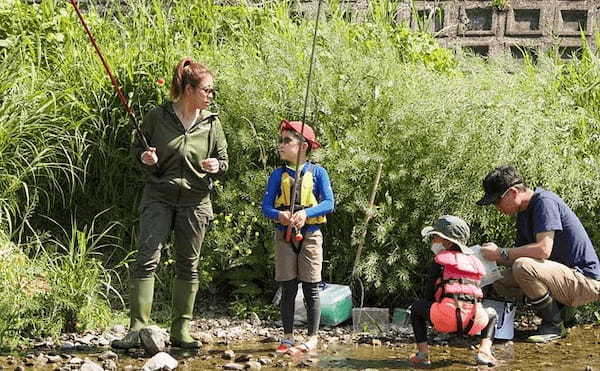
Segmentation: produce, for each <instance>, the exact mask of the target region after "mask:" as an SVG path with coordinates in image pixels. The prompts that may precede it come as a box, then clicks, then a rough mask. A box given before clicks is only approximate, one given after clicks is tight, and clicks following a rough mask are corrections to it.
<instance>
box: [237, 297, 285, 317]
mask: <svg viewBox="0 0 600 371" xmlns="http://www.w3.org/2000/svg"><path fill="white" fill-rule="evenodd" d="M250 313H256V314H257V315H258V317H259V318H261V319H266V320H274V319H276V318H279V308H277V307H274V306H273V305H271V304H268V303H263V302H262V301H256V300H252V299H242V300H234V301H232V302H230V303H229V314H230V315H231V316H233V317H235V318H239V319H246V318H248V315H249V314H250Z"/></svg>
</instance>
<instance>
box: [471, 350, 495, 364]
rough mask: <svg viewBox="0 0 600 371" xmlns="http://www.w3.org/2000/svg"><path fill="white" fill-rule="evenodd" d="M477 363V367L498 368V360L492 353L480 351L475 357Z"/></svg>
mask: <svg viewBox="0 0 600 371" xmlns="http://www.w3.org/2000/svg"><path fill="white" fill-rule="evenodd" d="M475 363H477V365H483V366H488V367H494V366H496V363H498V360H497V359H496V357H494V356H493V355H492V354H491V353H489V354H488V353H485V352H481V351H480V352H479V353H477V355H476V356H475Z"/></svg>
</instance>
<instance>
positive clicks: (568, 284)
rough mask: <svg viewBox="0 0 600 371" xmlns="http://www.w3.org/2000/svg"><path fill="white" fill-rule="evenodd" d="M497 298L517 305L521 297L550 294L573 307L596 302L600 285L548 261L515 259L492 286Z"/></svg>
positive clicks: (534, 297) (535, 297) (593, 280)
mask: <svg viewBox="0 0 600 371" xmlns="http://www.w3.org/2000/svg"><path fill="white" fill-rule="evenodd" d="M494 288H495V289H496V291H497V292H498V294H500V295H501V296H503V297H505V298H507V299H508V300H512V301H515V302H521V301H522V300H523V295H525V296H527V297H528V298H529V299H537V298H539V297H542V296H543V295H545V294H546V292H548V291H550V295H551V296H552V298H554V299H555V300H556V301H558V302H560V303H562V304H564V305H568V306H571V307H577V306H580V305H584V304H587V303H591V302H593V301H596V300H598V299H600V281H597V280H595V279H593V278H589V277H586V276H584V275H583V274H582V273H580V272H578V271H576V270H575V269H571V268H569V267H567V266H566V265H563V264H561V263H557V262H555V261H552V260H541V259H534V258H518V259H517V260H515V261H514V263H513V264H512V266H511V268H510V269H507V270H506V271H504V273H503V277H502V278H501V279H499V280H498V281H496V282H494Z"/></svg>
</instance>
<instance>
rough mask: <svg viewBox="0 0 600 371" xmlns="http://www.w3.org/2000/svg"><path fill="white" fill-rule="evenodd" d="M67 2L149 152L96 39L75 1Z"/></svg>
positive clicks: (138, 125) (142, 134) (136, 121)
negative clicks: (73, 10) (75, 14)
mask: <svg viewBox="0 0 600 371" xmlns="http://www.w3.org/2000/svg"><path fill="white" fill-rule="evenodd" d="M69 2H70V3H71V5H73V8H74V9H75V12H76V13H77V17H79V20H80V21H81V25H82V26H83V29H84V30H85V33H87V35H88V37H89V38H90V42H91V43H92V45H93V46H94V49H96V54H98V57H99V58H100V61H101V62H102V65H103V66H104V70H105V71H106V73H107V74H108V77H110V82H111V83H112V86H113V88H114V89H115V91H116V92H117V96H118V97H119V100H120V101H121V104H122V105H123V106H124V107H125V110H126V111H127V113H128V114H129V116H130V117H131V118H132V119H133V125H134V128H135V133H136V134H137V136H138V138H139V139H140V141H141V142H142V145H143V146H144V149H146V150H149V148H150V146H148V141H147V140H146V137H145V136H144V133H143V132H142V129H141V128H140V124H139V123H138V120H137V117H136V116H135V113H134V112H133V110H132V109H131V107H130V106H129V103H128V102H127V98H125V95H124V94H123V90H122V89H121V86H120V85H119V82H118V81H117V79H115V77H114V75H113V73H112V71H111V70H110V67H109V65H108V63H107V62H106V59H105V58H104V55H103V54H102V52H101V51H100V48H99V47H98V44H97V43H96V39H94V36H93V35H92V33H91V32H90V29H89V28H88V25H87V23H86V22H85V19H84V18H83V15H82V14H81V11H80V10H79V7H78V6H77V0H69Z"/></svg>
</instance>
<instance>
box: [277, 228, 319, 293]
mask: <svg viewBox="0 0 600 371" xmlns="http://www.w3.org/2000/svg"><path fill="white" fill-rule="evenodd" d="M274 240H275V280H276V281H289V280H293V279H294V278H297V279H298V280H299V281H302V282H311V283H312V282H321V269H322V267H323V234H322V233H321V231H320V230H316V231H313V232H306V233H305V234H304V240H302V249H301V250H300V252H299V253H298V254H296V252H295V251H294V249H293V248H292V246H291V245H290V243H289V242H286V241H285V231H280V230H278V229H276V230H275V236H274Z"/></svg>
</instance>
